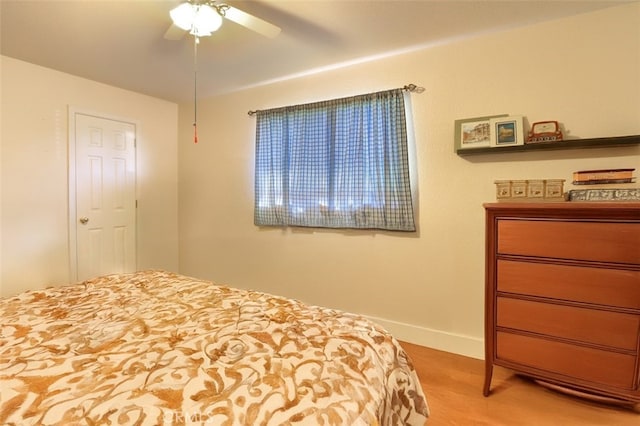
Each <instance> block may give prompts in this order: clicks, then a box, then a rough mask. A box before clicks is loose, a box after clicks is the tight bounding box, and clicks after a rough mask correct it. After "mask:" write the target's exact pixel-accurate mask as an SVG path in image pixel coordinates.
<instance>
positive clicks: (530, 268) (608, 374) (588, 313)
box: [484, 202, 640, 402]
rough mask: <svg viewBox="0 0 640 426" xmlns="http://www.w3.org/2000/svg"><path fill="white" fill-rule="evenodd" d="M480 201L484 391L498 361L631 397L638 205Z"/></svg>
mask: <svg viewBox="0 0 640 426" xmlns="http://www.w3.org/2000/svg"><path fill="white" fill-rule="evenodd" d="M484 207H485V211H486V262H487V264H486V277H485V280H486V300H485V304H486V306H485V367H486V370H485V383H484V395H485V396H488V395H489V392H490V388H491V376H492V373H493V366H494V365H499V366H502V367H507V368H509V369H512V370H514V371H515V372H517V373H521V374H524V375H527V376H530V377H533V378H535V379H539V380H541V381H544V382H547V383H550V384H552V385H555V386H560V387H564V388H568V389H571V390H573V391H578V392H583V393H586V394H594V395H598V396H601V397H602V396H604V397H606V398H613V399H617V400H624V401H631V402H640V203H637V202H616V203H602V202H598V203H587V202H584V203H583V202H559V203H491V204H485V206H484Z"/></svg>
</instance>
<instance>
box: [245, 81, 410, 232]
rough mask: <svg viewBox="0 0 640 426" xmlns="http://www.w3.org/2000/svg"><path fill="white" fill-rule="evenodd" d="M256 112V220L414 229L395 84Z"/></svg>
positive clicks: (276, 223) (404, 138)
mask: <svg viewBox="0 0 640 426" xmlns="http://www.w3.org/2000/svg"><path fill="white" fill-rule="evenodd" d="M256 115H257V119H256V170H255V172H256V176H255V214H254V220H255V224H256V225H258V226H309V227H328V228H359V229H386V230H398V231H415V225H414V218H413V206H412V200H411V189H410V186H409V162H408V153H407V131H406V117H405V106H404V93H403V90H402V89H394V90H390V91H385V92H378V93H371V94H367V95H361V96H356V97H350V98H343V99H336V100H331V101H324V102H317V103H312V104H305V105H298V106H292V107H284V108H276V109H270V110H265V111H258V112H257V113H256Z"/></svg>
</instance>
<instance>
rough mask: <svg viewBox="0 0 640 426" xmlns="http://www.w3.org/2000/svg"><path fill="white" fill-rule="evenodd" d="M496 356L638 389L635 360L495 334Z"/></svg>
mask: <svg viewBox="0 0 640 426" xmlns="http://www.w3.org/2000/svg"><path fill="white" fill-rule="evenodd" d="M496 357H497V358H498V359H500V360H504V361H509V362H513V363H518V364H521V365H524V366H528V367H532V368H536V369H539V370H543V371H547V372H552V373H556V374H561V375H563V376H566V377H567V378H568V379H569V380H571V378H575V379H580V380H584V381H587V382H592V383H594V384H603V385H607V386H613V387H617V388H620V389H629V390H633V389H636V388H637V385H636V383H635V380H634V373H635V361H636V359H635V357H634V356H631V355H625V354H622V353H617V352H608V351H604V350H599V349H593V348H588V347H583V346H577V345H570V344H566V343H562V342H556V341H552V340H545V339H541V338H536V337H530V336H523V335H519V334H512V333H505V332H498V333H497V336H496Z"/></svg>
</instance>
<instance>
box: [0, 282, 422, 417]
mask: <svg viewBox="0 0 640 426" xmlns="http://www.w3.org/2000/svg"><path fill="white" fill-rule="evenodd" d="M0 326H1V328H0V424H2V425H20V426H23V425H36V424H37V425H40V424H43V425H172V424H173V425H180V424H187V425H204V424H207V425H378V424H383V425H402V424H407V425H423V424H424V423H425V420H426V417H427V416H428V408H427V403H426V400H425V397H424V394H423V392H422V389H421V388H420V382H419V380H418V378H417V376H416V373H415V371H414V369H413V366H412V364H411V361H410V360H409V359H408V358H407V355H406V354H405V352H404V351H403V350H402V348H401V347H400V346H399V344H398V342H397V341H396V340H395V339H394V338H393V337H392V336H390V335H389V334H388V333H387V332H385V331H384V330H383V329H382V328H380V327H379V326H377V325H375V324H373V323H372V322H370V321H368V320H367V319H365V318H363V317H360V316H357V315H353V314H349V313H344V312H340V311H336V310H332V309H326V308H321V307H316V306H308V305H304V304H303V303H301V302H299V301H296V300H292V299H287V298H283V297H276V296H273V295H269V294H265V293H260V292H255V291H247V290H240V289H235V288H230V287H227V286H221V285H216V284H213V283H211V282H208V281H203V280H198V279H194V278H189V277H185V276H181V275H176V274H172V273H168V272H164V271H145V272H138V273H134V274H122V275H109V276H105V277H100V278H96V279H93V280H89V281H86V282H84V283H81V284H77V285H73V286H65V287H59V288H49V289H46V290H40V291H29V292H26V293H22V294H20V295H18V296H15V297H12V298H6V299H0Z"/></svg>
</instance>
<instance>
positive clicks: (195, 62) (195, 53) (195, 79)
mask: <svg viewBox="0 0 640 426" xmlns="http://www.w3.org/2000/svg"><path fill="white" fill-rule="evenodd" d="M193 40H194V42H193V143H198V43H200V39H199V38H198V37H194V38H193Z"/></svg>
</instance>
